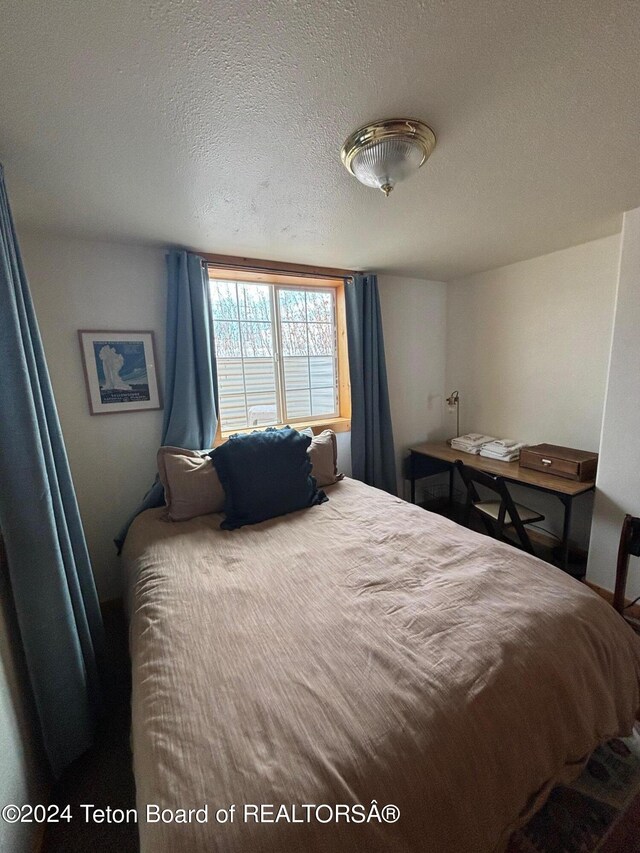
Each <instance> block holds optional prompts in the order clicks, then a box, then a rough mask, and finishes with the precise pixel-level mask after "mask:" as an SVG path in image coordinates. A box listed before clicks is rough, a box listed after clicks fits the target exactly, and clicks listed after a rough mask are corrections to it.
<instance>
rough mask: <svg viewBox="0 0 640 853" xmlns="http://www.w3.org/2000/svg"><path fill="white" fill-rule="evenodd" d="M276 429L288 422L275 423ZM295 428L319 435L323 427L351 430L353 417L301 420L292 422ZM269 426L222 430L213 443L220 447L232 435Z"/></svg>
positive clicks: (341, 430)
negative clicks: (309, 430) (309, 429)
mask: <svg viewBox="0 0 640 853" xmlns="http://www.w3.org/2000/svg"><path fill="white" fill-rule="evenodd" d="M273 426H274V427H275V428H276V429H281V428H282V427H283V426H287V424H273ZM291 426H292V427H293V428H294V429H308V428H309V427H311V429H312V430H313V432H314V435H317V434H318V433H319V432H322V430H323V429H332V430H333V431H334V432H349V430H350V429H351V418H340V417H336V418H327V419H326V420H323V421H301V422H299V423H295V424H291ZM267 428H268V427H267V426H257V427H247V428H246V429H233V430H229V432H222V433H218V435H216V440H215V441H214V443H213V446H214V447H218V445H220V444H224V442H225V441H226V440H227V439H228V438H229V436H230V435H237V434H242V433H249V432H256V430H258V431H260V430H264V429H267Z"/></svg>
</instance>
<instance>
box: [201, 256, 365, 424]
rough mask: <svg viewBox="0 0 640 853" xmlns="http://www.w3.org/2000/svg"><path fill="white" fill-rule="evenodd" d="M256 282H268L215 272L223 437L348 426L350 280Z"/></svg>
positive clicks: (213, 299) (213, 301)
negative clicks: (270, 429) (278, 428)
mask: <svg viewBox="0 0 640 853" xmlns="http://www.w3.org/2000/svg"><path fill="white" fill-rule="evenodd" d="M245 275H246V276H247V277H248V275H247V274H245ZM231 276H234V277H233V278H232V277H231ZM254 277H255V278H260V279H261V280H258V281H255V280H254V281H251V280H244V278H245V276H243V274H242V273H239V272H235V273H231V272H230V271H225V275H224V277H221V271H220V270H218V269H214V268H210V272H209V292H210V299H211V310H212V315H213V328H214V338H215V348H216V358H217V366H218V395H219V407H220V412H219V414H220V428H221V432H222V434H223V435H228V434H229V433H231V432H236V431H238V430H243V429H252V428H256V427H263V426H269V425H282V424H296V425H302V424H310V425H315V424H317V425H323V426H324V425H331V426H332V427H333V428H334V429H336V428H337V429H338V430H339V429H341V428H342V429H348V428H349V424H348V423H347V419H348V418H349V417H350V400H349V393H348V368H347V362H346V332H345V328H344V319H343V318H344V290H343V287H344V285H343V283H342V282H341V281H330V282H329V281H328V282H324V281H323V282H322V283H317V282H314V280H313V279H309V283H308V284H307V283H301V279H300V278H295V279H293V281H292V280H291V279H288V280H287V278H286V277H284V276H272V277H271V278H272V279H276V281H264V279H265V276H263V275H261V276H254ZM289 282H292V283H289Z"/></svg>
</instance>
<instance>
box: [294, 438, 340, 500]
mask: <svg viewBox="0 0 640 853" xmlns="http://www.w3.org/2000/svg"><path fill="white" fill-rule="evenodd" d="M303 432H307V430H303ZM307 453H308V454H309V458H310V460H311V464H312V465H313V470H312V471H311V474H312V476H314V477H315V478H316V482H317V484H318V487H319V488H322V487H323V486H331V485H332V484H333V483H337V482H338V480H342V478H343V477H344V474H339V473H338V443H337V441H336V434H335V432H334V431H333V430H332V429H325V430H323V431H322V432H321V433H319V434H318V435H313V436H312V439H311V444H310V445H309V449H308V450H307Z"/></svg>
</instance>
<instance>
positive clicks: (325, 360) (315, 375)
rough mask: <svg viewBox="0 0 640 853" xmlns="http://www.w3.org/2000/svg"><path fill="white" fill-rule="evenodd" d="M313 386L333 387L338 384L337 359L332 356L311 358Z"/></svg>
mask: <svg viewBox="0 0 640 853" xmlns="http://www.w3.org/2000/svg"><path fill="white" fill-rule="evenodd" d="M309 367H310V374H311V387H312V388H333V386H334V385H335V384H336V378H335V361H334V359H333V357H332V356H326V355H325V356H316V357H314V358H310V359H309Z"/></svg>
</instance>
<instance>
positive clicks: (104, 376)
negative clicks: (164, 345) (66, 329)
mask: <svg viewBox="0 0 640 853" xmlns="http://www.w3.org/2000/svg"><path fill="white" fill-rule="evenodd" d="M78 337H79V338H80V349H81V350H82V358H83V365H84V375H85V380H86V383H87V395H88V397H89V409H90V411H91V414H92V415H107V414H111V413H113V412H141V411H144V410H146V409H161V408H162V402H161V400H160V392H159V390H158V378H157V374H156V353H155V345H154V341H153V332H103V331H95V330H94V329H80V331H79V332H78Z"/></svg>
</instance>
